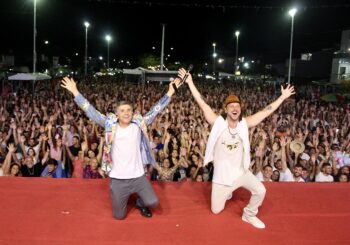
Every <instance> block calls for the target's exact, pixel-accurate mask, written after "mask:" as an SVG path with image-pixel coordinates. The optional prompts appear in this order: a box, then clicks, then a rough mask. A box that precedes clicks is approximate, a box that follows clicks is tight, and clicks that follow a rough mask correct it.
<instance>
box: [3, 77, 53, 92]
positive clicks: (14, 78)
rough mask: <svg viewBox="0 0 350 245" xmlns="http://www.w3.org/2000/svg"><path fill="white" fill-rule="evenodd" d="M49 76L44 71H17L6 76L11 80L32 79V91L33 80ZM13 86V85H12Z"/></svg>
mask: <svg viewBox="0 0 350 245" xmlns="http://www.w3.org/2000/svg"><path fill="white" fill-rule="evenodd" d="M49 79H51V77H50V76H48V75H46V74H44V73H17V74H16V75H12V76H9V77H8V80H12V81H32V87H33V93H34V87H35V81H41V80H49ZM12 86H13V85H12Z"/></svg>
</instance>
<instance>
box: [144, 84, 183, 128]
mask: <svg viewBox="0 0 350 245" xmlns="http://www.w3.org/2000/svg"><path fill="white" fill-rule="evenodd" d="M180 82H181V80H180V79H179V78H176V79H175V80H174V81H172V82H171V83H170V84H169V90H168V92H167V93H166V95H164V96H163V97H162V98H161V99H160V100H159V101H158V102H157V103H156V104H155V105H154V106H152V108H151V109H150V110H149V112H147V113H146V114H145V115H144V116H143V118H144V119H145V121H146V124H147V125H150V124H151V123H152V122H153V121H154V119H155V118H156V117H157V115H158V114H159V113H160V112H162V111H163V110H164V108H165V107H166V106H167V105H168V104H169V103H170V98H171V96H173V94H174V93H175V90H174V88H173V84H174V85H175V86H176V87H177V88H179V87H180V86H181V84H180Z"/></svg>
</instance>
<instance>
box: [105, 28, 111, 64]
mask: <svg viewBox="0 0 350 245" xmlns="http://www.w3.org/2000/svg"><path fill="white" fill-rule="evenodd" d="M111 40H112V38H111V36H110V35H107V36H106V41H107V69H109V42H110V41H111Z"/></svg>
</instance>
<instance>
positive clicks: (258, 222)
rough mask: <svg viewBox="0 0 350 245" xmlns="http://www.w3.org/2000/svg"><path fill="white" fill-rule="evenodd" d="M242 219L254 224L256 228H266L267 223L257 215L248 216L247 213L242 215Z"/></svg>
mask: <svg viewBox="0 0 350 245" xmlns="http://www.w3.org/2000/svg"><path fill="white" fill-rule="evenodd" d="M242 220H243V221H245V222H247V223H249V224H251V225H252V226H254V227H255V228H258V229H264V228H265V224H264V223H263V222H262V221H261V220H260V219H258V218H257V217H256V216H251V217H249V216H247V215H244V214H243V215H242Z"/></svg>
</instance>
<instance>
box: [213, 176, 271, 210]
mask: <svg viewBox="0 0 350 245" xmlns="http://www.w3.org/2000/svg"><path fill="white" fill-rule="evenodd" d="M239 187H243V188H245V189H247V190H248V191H250V192H251V193H252V196H251V198H250V200H249V203H248V205H247V206H246V207H245V208H244V210H243V212H244V215H247V216H255V215H256V214H257V213H258V207H259V206H260V205H261V204H262V202H263V200H264V197H265V193H266V189H265V186H264V185H263V184H262V183H261V182H260V181H259V180H258V179H257V178H256V177H255V176H254V175H253V174H252V173H251V172H250V171H247V172H246V173H244V174H243V175H242V176H241V177H239V178H238V179H237V180H236V181H235V182H234V183H233V186H227V185H220V184H216V183H213V184H212V191H211V211H212V212H213V213H214V214H218V213H220V212H221V211H222V210H223V209H224V207H225V203H226V200H227V197H228V196H230V194H232V192H233V191H234V190H236V189H237V188H239Z"/></svg>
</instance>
